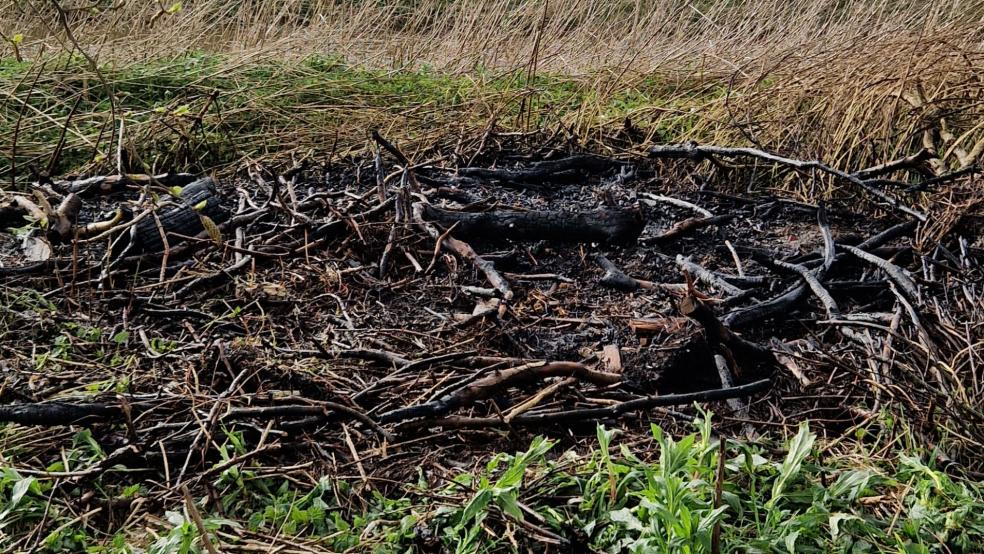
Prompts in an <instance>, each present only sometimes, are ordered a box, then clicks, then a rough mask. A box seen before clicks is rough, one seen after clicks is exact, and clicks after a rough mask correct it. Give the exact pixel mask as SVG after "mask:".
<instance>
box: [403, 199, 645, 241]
mask: <svg viewBox="0 0 984 554" xmlns="http://www.w3.org/2000/svg"><path fill="white" fill-rule="evenodd" d="M415 210H416V207H415ZM419 213H420V217H421V219H422V220H426V221H432V222H434V223H438V224H440V225H442V226H444V227H451V226H452V225H457V227H455V230H454V232H453V234H455V235H458V236H461V237H464V238H471V237H479V238H486V239H496V240H499V239H512V240H554V241H561V242H610V243H628V242H632V241H634V240H635V239H636V238H638V236H639V234H640V233H642V229H643V227H645V221H644V220H643V217H642V212H641V211H639V210H638V209H604V210H596V211H592V212H573V213H567V212H559V211H557V212H534V211H531V212H518V211H508V210H496V211H490V212H479V213H474V212H454V211H449V210H442V209H440V208H435V207H434V206H431V205H430V204H421V207H420V210H419Z"/></svg>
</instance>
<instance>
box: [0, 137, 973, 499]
mask: <svg viewBox="0 0 984 554" xmlns="http://www.w3.org/2000/svg"><path fill="white" fill-rule="evenodd" d="M374 142H375V144H376V145H377V146H378V148H377V150H376V154H375V156H372V157H369V158H365V159H349V160H334V161H332V162H330V163H326V164H323V165H317V164H315V163H314V162H312V161H310V160H308V161H306V162H304V163H300V164H298V165H296V166H295V167H293V168H290V169H289V170H287V171H284V172H281V173H279V174H276V173H271V172H270V171H268V170H266V169H264V168H261V167H252V168H250V170H249V171H248V177H245V176H244V178H242V179H239V180H230V181H229V182H226V183H219V182H216V181H215V180H214V179H212V178H208V177H206V178H197V177H196V176H192V175H184V174H168V175H156V176H151V175H146V176H134V175H127V176H109V177H89V178H82V179H72V180H66V181H49V182H43V183H37V184H36V185H35V187H34V190H33V191H32V194H31V195H27V194H20V195H11V196H10V198H9V199H8V200H7V202H6V203H5V204H4V205H2V206H0V224H2V226H3V227H4V228H7V229H11V228H16V231H10V232H8V233H7V234H4V235H3V237H4V241H5V243H4V245H3V246H0V255H2V260H3V265H2V267H0V280H2V281H3V286H4V295H5V298H4V300H3V302H2V304H3V308H2V309H3V329H2V332H3V333H4V338H3V341H2V346H0V350H2V352H0V355H2V359H3V360H5V361H4V362H2V365H3V368H2V369H3V371H4V386H3V387H2V392H0V400H2V403H0V421H5V422H10V423H16V424H18V425H20V426H25V427H24V428H25V429H27V428H30V427H44V428H47V429H48V431H45V432H46V433H49V435H48V436H50V437H52V438H54V437H57V436H60V435H59V434H60V433H63V432H64V431H63V430H64V429H68V428H71V427H86V428H90V429H92V431H93V436H94V437H95V438H96V440H98V441H99V442H100V444H101V445H102V447H103V449H104V450H105V451H106V452H108V453H109V454H108V455H106V456H105V457H104V458H103V459H101V460H99V461H97V462H94V463H92V464H90V465H88V466H87V467H82V468H78V469H76V470H74V471H71V472H68V474H67V475H65V476H62V477H65V478H68V479H74V480H81V479H86V478H89V477H90V476H92V475H95V474H101V473H103V472H105V471H108V470H110V469H111V468H119V467H127V468H131V469H140V470H149V471H153V472H157V473H158V474H162V475H163V476H164V483H165V484H166V485H167V486H168V487H171V488H172V490H175V488H177V487H180V486H181V485H187V484H197V483H199V482H207V480H208V477H209V476H211V475H214V474H215V473H216V472H221V471H222V470H223V468H224V467H227V466H228V465H230V464H233V463H241V462H243V461H245V460H247V459H250V458H255V457H264V458H274V459H278V460H284V463H285V464H287V465H290V464H292V463H295V462H297V461H298V460H299V459H302V458H304V457H307V456H313V457H314V459H318V460H322V461H324V462H325V463H328V461H329V460H330V461H331V464H336V462H337V460H339V459H341V460H347V461H346V462H344V463H343V464H342V466H343V469H341V470H339V471H343V472H344V467H356V468H357V469H358V471H359V472H360V474H361V475H362V476H363V478H365V476H366V470H367V467H368V468H379V467H386V466H394V465H399V464H401V463H402V462H403V461H404V460H405V458H406V457H407V456H415V457H417V458H418V460H419V459H423V458H426V457H427V456H428V455H430V454H432V453H433V451H434V450H433V449H432V448H431V447H432V446H434V445H441V448H445V447H447V444H448V443H444V444H442V442H441V439H440V437H447V436H454V437H457V439H459V440H458V441H457V444H459V445H464V447H466V448H468V446H469V445H472V447H473V448H475V449H478V450H481V449H483V448H484V447H486V446H487V445H488V442H487V441H473V440H472V439H470V438H469V437H472V436H473V435H474V434H475V433H479V435H482V436H484V435H488V434H492V435H494V436H508V435H509V434H512V433H519V432H521V430H523V429H532V430H533V431H534V432H537V433H554V432H556V431H557V430H558V429H563V430H565V432H566V431H567V430H572V429H578V428H580V427H587V428H590V427H592V426H594V425H595V424H597V423H598V422H611V421H613V420H623V421H625V420H626V419H628V420H629V421H627V422H626V425H628V426H630V427H631V426H632V425H633V423H632V422H633V421H639V420H643V421H649V420H652V419H655V418H667V417H668V418H683V419H686V418H688V417H690V416H688V414H689V413H692V412H691V409H690V407H691V406H692V405H693V404H694V403H695V402H697V403H715V404H714V408H715V411H716V412H717V413H719V414H722V415H724V416H725V421H731V422H737V423H740V424H742V425H743V426H744V428H745V429H749V430H750V429H754V426H755V424H756V423H762V422H778V423H785V422H786V421H789V420H799V419H802V418H806V417H808V418H811V419H814V420H817V421H821V422H825V423H826V424H827V426H828V428H829V429H830V430H831V432H843V431H844V430H846V429H847V428H849V427H851V426H856V425H862V424H864V423H866V422H869V421H871V420H872V419H873V418H874V417H875V416H876V414H877V413H878V411H879V410H880V409H881V408H884V407H890V408H901V409H903V410H904V411H905V412H906V413H907V414H909V415H910V417H917V418H921V421H916V422H915V423H917V424H918V425H917V427H918V428H919V429H921V430H922V432H923V433H924V434H925V438H926V439H927V440H929V441H935V440H937V438H938V433H939V432H941V431H940V430H941V429H946V430H950V431H952V432H954V433H958V434H959V436H961V437H964V438H965V441H964V444H965V445H966V447H967V448H977V447H978V446H979V445H980V444H982V441H984V433H982V431H981V427H980V424H981V423H984V421H982V420H984V417H982V415H981V413H980V411H979V409H978V406H979V402H980V399H981V398H982V393H984V384H982V383H981V375H980V372H981V368H982V365H981V360H980V356H979V354H978V353H977V351H976V346H977V345H978V344H979V343H980V341H981V340H982V339H984V318H982V314H984V305H982V301H981V299H982V296H981V294H982V288H984V285H982V269H981V261H982V250H981V235H980V224H981V220H980V215H979V212H978V211H977V208H978V203H979V201H980V199H981V195H980V193H979V192H976V191H977V190H978V189H979V188H980V187H979V184H978V183H977V181H976V179H977V174H976V168H973V167H969V168H963V169H960V170H958V171H955V172H950V173H945V174H936V173H933V172H932V170H931V168H930V165H929V164H927V163H926V162H927V160H928V159H929V157H930V154H929V153H928V152H925V151H921V152H918V153H916V154H914V155H912V156H908V157H906V158H903V159H899V160H896V161H892V162H889V163H886V164H883V165H880V166H877V167H872V168H866V169H860V170H856V171H852V172H848V171H842V170H838V169H834V168H832V167H830V166H828V165H826V164H823V163H820V162H814V161H801V160H796V159H791V158H786V157H781V156H777V155H774V154H771V153H767V152H761V151H758V150H752V149H743V148H720V147H711V146H698V145H694V144H687V145H675V146H656V147H653V148H651V149H649V150H648V156H642V157H640V156H635V157H633V156H624V157H610V156H604V155H598V154H585V153H575V154H571V153H569V152H564V151H563V149H561V148H558V147H556V145H549V144H548V145H545V146H539V147H537V148H524V149H519V148H517V147H516V146H515V145H512V146H510V145H509V144H508V143H507V142H506V139H504V138H501V137H495V136H494V135H488V136H485V137H482V138H481V140H480V141H478V142H477V145H473V147H472V150H473V155H472V156H471V158H470V159H469V160H468V161H465V159H464V158H462V157H461V156H460V153H459V152H460V151H464V150H462V149H461V148H459V151H458V152H456V153H453V154H452V153H445V152H422V153H417V154H416V155H415V159H414V160H412V161H411V160H410V159H408V157H407V156H406V155H405V154H404V153H403V152H401V151H400V150H399V149H398V148H397V147H396V146H394V145H392V144H390V143H389V142H387V141H386V140H385V139H384V138H383V137H380V136H379V135H378V134H374ZM493 143H494V144H495V147H493V146H492V145H493ZM517 152H521V154H517ZM673 160H676V161H673ZM681 160H683V161H681ZM752 162H754V163H756V164H760V165H761V164H768V165H769V167H770V168H771V169H770V175H771V178H773V179H777V178H779V177H780V176H781V177H782V178H784V179H789V178H795V179H803V180H804V181H809V180H814V181H816V180H817V179H818V175H825V176H827V177H829V178H831V179H833V181H832V183H833V186H836V187H844V190H846V191H847V192H848V193H849V194H854V195H856V196H855V198H858V199H860V200H861V202H855V203H853V204H850V203H846V202H837V203H835V204H832V205H830V206H825V205H823V204H819V205H814V204H809V203H805V202H799V201H795V200H791V199H788V198H783V197H777V196H773V195H770V194H763V193H755V192H750V193H747V194H735V192H734V191H735V188H734V187H732V186H727V187H725V186H720V185H715V182H725V181H726V180H727V179H730V178H733V177H735V176H738V175H743V174H745V172H744V170H743V166H742V164H745V163H752ZM704 171H710V172H712V173H713V174H714V175H715V176H716V177H708V176H707V175H708V174H706V173H702V172H704ZM841 198H843V196H841ZM862 205H864V206H868V208H866V209H867V210H868V212H878V213H881V212H884V215H881V216H879V217H872V216H871V215H870V214H867V215H866V214H864V213H859V211H858V210H861V208H859V207H858V206H862ZM849 206H853V207H849ZM718 403H720V404H718ZM913 414H917V415H916V416H913ZM628 416H631V417H628ZM230 430H237V431H239V432H242V433H243V434H245V435H246V436H248V437H250V439H251V440H250V443H251V444H252V445H253V448H252V450H251V451H249V452H247V453H245V454H242V455H240V456H239V457H237V458H233V459H231V460H230V459H226V460H224V461H222V460H221V459H220V456H219V455H218V451H217V448H218V446H217V445H218V444H219V443H221V442H222V439H221V436H222V434H223V433H227V432H229V431H230ZM466 430H467V431H466ZM503 433H504V435H503ZM19 436H20V438H21V439H22V440H25V441H29V442H30V439H29V437H30V436H31V435H30V434H29V433H26V432H25V433H24V434H22V435H19ZM33 443H34V444H35V448H33V449H31V450H29V451H28V452H29V453H28V454H26V455H25V457H24V458H23V459H21V460H18V463H20V464H21V465H22V466H24V467H28V466H35V467H46V466H47V465H48V463H50V458H51V457H52V456H57V453H56V451H57V446H56V444H54V443H48V444H43V445H40V446H39V445H38V444H37V443H36V441H34V442H33ZM428 445H431V447H429V446H428ZM952 456H953V457H954V458H955V459H959V460H960V461H963V462H967V461H968V457H967V456H965V455H964V453H963V452H953V453H952ZM287 460H289V461H287Z"/></svg>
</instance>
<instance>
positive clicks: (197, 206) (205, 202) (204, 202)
mask: <svg viewBox="0 0 984 554" xmlns="http://www.w3.org/2000/svg"><path fill="white" fill-rule="evenodd" d="M206 206H208V199H207V198H206V199H205V200H202V201H201V202H199V203H197V204H195V205H194V206H193V207H192V209H193V210H195V211H196V212H200V211H202V210H204V209H205V207H206Z"/></svg>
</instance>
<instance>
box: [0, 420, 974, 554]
mask: <svg viewBox="0 0 984 554" xmlns="http://www.w3.org/2000/svg"><path fill="white" fill-rule="evenodd" d="M694 425H695V431H694V432H693V433H691V434H687V435H685V436H682V437H677V438H674V437H672V436H670V435H669V434H668V433H666V432H664V431H663V430H662V429H661V428H660V427H658V426H656V425H653V426H652V437H651V443H647V442H645V441H642V442H638V441H635V442H633V443H632V444H625V443H620V441H619V433H618V432H617V431H616V430H610V429H606V428H605V427H603V426H599V427H598V429H597V443H596V444H594V445H593V446H592V447H590V448H587V449H585V450H577V449H571V450H566V451H563V452H559V451H557V446H556V444H555V443H554V442H551V441H549V440H546V439H543V438H535V439H533V440H532V442H531V443H530V444H529V447H528V448H527V449H526V450H524V451H520V452H516V453H513V454H506V453H499V454H496V455H494V456H492V457H491V458H489V459H488V460H487V461H486V462H485V464H484V466H480V467H478V468H476V469H475V471H465V472H462V473H460V474H458V475H456V476H452V477H451V478H450V479H438V478H436V477H435V476H434V475H424V474H420V475H419V479H418V482H417V483H407V484H404V485H402V486H400V487H397V488H392V487H390V488H389V489H388V490H387V492H385V493H381V492H379V491H375V492H371V489H364V487H366V483H365V482H359V481H358V480H345V479H338V478H332V477H330V476H324V477H321V478H320V479H319V480H317V483H316V484H315V485H314V486H313V487H311V488H308V489H305V488H303V487H299V486H298V485H297V483H296V482H292V481H287V480H284V479H281V478H278V477H269V476H263V474H262V473H263V472H262V469H263V468H262V467H261V466H259V465H257V464H255V463H251V462H249V461H242V462H238V463H237V458H236V457H237V456H242V455H244V454H246V453H247V452H248V451H249V445H246V444H244V441H243V438H242V436H241V435H240V434H238V433H236V432H230V431H228V430H227V431H226V432H225V434H224V440H223V443H222V445H221V448H220V454H221V456H222V459H221V460H220V461H218V462H217V463H216V465H215V467H216V468H220V469H221V471H218V472H214V473H212V474H213V478H212V481H211V482H210V483H209V487H208V488H210V489H211V490H212V491H213V492H212V493H211V494H209V495H208V497H202V498H196V499H194V502H195V506H194V507H193V508H191V510H193V512H194V515H192V512H190V511H189V506H190V505H188V504H178V505H172V506H165V507H164V508H165V510H166V513H165V516H164V518H163V519H159V520H157V519H153V518H151V519H150V522H151V523H150V524H149V526H148V527H147V528H133V527H127V526H125V525H123V526H121V527H120V528H119V531H118V532H117V533H116V534H115V535H110V536H103V535H94V534H91V533H90V532H89V531H88V530H87V529H86V526H85V525H84V524H79V523H78V521H77V519H73V512H72V510H71V508H70V507H69V506H64V505H56V504H50V505H49V504H48V498H49V497H50V495H51V494H52V489H53V487H58V486H62V487H63V486H65V485H64V484H62V483H59V482H58V481H53V480H51V479H47V478H44V477H34V476H31V475H21V474H19V473H18V472H17V471H16V470H14V469H12V468H10V467H7V468H5V469H4V470H3V473H2V477H0V494H2V495H3V506H4V508H3V510H2V511H0V529H3V531H2V535H0V542H3V543H5V544H6V545H7V547H6V548H8V549H10V550H7V551H25V549H24V543H23V542H21V541H18V543H20V544H19V546H20V547H19V548H16V547H15V548H11V544H12V542H11V541H12V540H13V539H14V538H15V537H18V536H21V537H23V536H25V535H23V533H27V535H26V536H28V537H31V530H32V529H33V528H35V527H36V526H39V524H40V523H41V522H44V521H47V522H48V523H47V525H46V526H45V527H44V528H45V529H53V530H50V531H46V532H45V533H44V534H43V535H42V534H39V535H38V536H37V537H35V541H34V542H35V547H36V548H37V549H38V551H45V552H81V551H86V552H114V553H123V552H151V553H172V552H182V553H184V552H205V551H206V549H205V545H204V544H203V535H202V533H201V530H200V529H201V528H200V527H199V525H198V524H197V523H195V521H194V519H195V517H198V518H199V519H200V520H201V523H202V528H204V529H205V530H206V531H207V533H206V535H207V540H209V541H210V542H211V543H212V545H213V546H219V547H220V550H224V549H226V548H229V549H232V548H235V547H237V546H238V547H242V548H246V547H248V546H249V545H255V544H257V539H258V540H259V544H262V543H263V541H264V540H266V539H264V537H267V538H270V539H271V540H272V539H273V538H274V537H276V538H278V539H284V540H287V541H288V542H293V544H301V545H304V547H305V548H307V549H311V550H313V551H336V552H337V551H345V550H351V549H355V550H359V551H369V550H371V551H374V552H406V551H438V550H440V551H448V552H450V551H453V552H498V551H514V550H519V549H523V550H525V549H527V548H543V547H544V545H547V544H554V545H555V546H556V547H558V548H563V549H567V550H568V551H595V552H640V553H642V552H666V553H670V552H691V553H700V552H712V551H713V547H712V544H714V543H715V542H716V541H719V544H720V551H721V552H790V553H792V552H852V553H854V552H899V553H930V552H977V551H979V549H980V547H981V545H984V495H982V489H981V486H980V484H979V483H974V482H971V481H968V480H965V479H962V478H960V477H955V476H953V475H950V474H947V473H945V472H944V471H942V470H941V469H939V468H937V467H934V465H933V463H931V462H926V461H925V460H933V459H934V456H933V452H927V451H923V450H921V449H920V448H918V447H917V446H916V445H914V444H912V443H911V438H910V437H908V436H907V435H906V433H905V427H904V425H902V424H900V423H899V422H895V421H893V420H892V419H891V418H890V417H888V416H885V417H883V418H882V421H880V422H878V424H877V426H873V427H870V428H863V429H860V430H858V431H857V438H858V439H859V440H861V441H863V442H867V443H868V444H870V445H871V449H870V450H867V451H866V449H865V448H863V447H862V448H860V449H857V450H853V451H848V453H847V454H845V451H843V450H840V449H834V450H828V449H827V446H833V445H829V444H824V443H822V442H820V441H818V440H817V437H816V436H815V435H814V434H812V433H811V432H810V429H809V425H808V424H807V423H803V424H801V426H800V427H799V430H798V432H797V433H796V434H795V435H794V436H792V437H791V438H789V439H788V440H786V441H785V443H784V444H782V445H775V446H773V444H772V443H771V442H770V441H768V440H762V441H758V442H737V441H732V440H726V441H725V443H724V445H723V446H722V445H721V442H720V441H721V439H720V438H719V437H717V436H715V434H714V433H713V432H712V426H711V417H710V415H706V414H705V415H704V416H702V417H699V418H698V419H697V420H695V424H694ZM70 446H71V447H70V448H69V449H68V450H67V452H68V455H67V458H66V459H65V460H64V461H56V462H54V463H53V464H52V465H51V466H50V467H49V468H47V469H48V471H52V472H57V471H65V470H67V469H68V467H67V465H66V464H76V463H95V462H98V460H99V459H101V458H104V457H105V456H106V454H105V452H104V451H103V450H102V449H101V448H100V447H99V445H98V444H96V443H95V442H94V441H93V440H92V437H91V435H89V434H88V433H87V432H86V431H82V432H79V433H78V434H77V435H76V436H75V438H74V440H73V441H72V444H71V445H70ZM876 450H880V451H881V455H880V456H877V457H876V456H875V455H873V453H874V452H875V451H876ZM722 455H723V456H724V459H723V465H720V467H719V460H720V457H721V456H722ZM104 479H105V481H103V480H104ZM112 481H113V483H112V484H111V483H110V478H109V477H105V476H104V477H100V483H99V486H97V487H95V488H94V490H96V491H97V494H99V495H105V497H106V500H105V502H106V503H107V505H112V504H113V503H117V505H118V506H137V505H139V504H140V503H141V502H142V501H143V500H142V490H141V489H142V487H141V485H138V484H132V485H131V484H127V483H126V482H127V481H128V479H127V478H126V474H125V473H124V474H120V475H119V476H116V477H114V478H113V479H112ZM715 535H717V537H718V538H715ZM270 544H272V542H271V543H270ZM537 545H539V546H537Z"/></svg>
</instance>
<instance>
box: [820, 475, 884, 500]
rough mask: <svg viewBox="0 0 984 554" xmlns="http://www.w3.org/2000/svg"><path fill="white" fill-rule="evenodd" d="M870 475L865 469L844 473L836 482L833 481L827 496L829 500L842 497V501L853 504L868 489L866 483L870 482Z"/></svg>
mask: <svg viewBox="0 0 984 554" xmlns="http://www.w3.org/2000/svg"><path fill="white" fill-rule="evenodd" d="M872 475H873V474H872V472H871V471H869V470H866V469H855V470H851V471H846V472H844V473H842V474H841V476H840V477H838V478H837V481H834V484H833V485H831V486H830V489H828V491H827V494H828V496H829V497H830V498H837V499H840V498H841V497H844V498H843V499H844V500H847V501H850V502H853V501H854V500H857V498H858V497H859V496H861V493H863V492H864V490H865V489H866V488H867V487H868V481H870V480H871V477H872Z"/></svg>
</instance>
